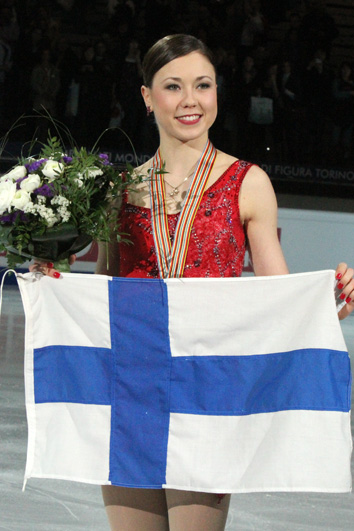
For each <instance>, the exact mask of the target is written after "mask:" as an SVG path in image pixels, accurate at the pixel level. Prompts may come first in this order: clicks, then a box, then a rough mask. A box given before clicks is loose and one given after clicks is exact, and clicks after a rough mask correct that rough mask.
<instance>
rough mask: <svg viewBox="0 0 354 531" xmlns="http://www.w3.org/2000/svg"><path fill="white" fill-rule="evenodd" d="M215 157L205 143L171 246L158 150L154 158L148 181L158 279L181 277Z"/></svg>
mask: <svg viewBox="0 0 354 531" xmlns="http://www.w3.org/2000/svg"><path fill="white" fill-rule="evenodd" d="M215 158H216V149H215V148H214V146H213V145H212V143H211V142H210V140H208V142H207V145H206V147H205V149H204V151H203V153H202V156H201V157H200V159H199V162H198V165H197V168H196V170H195V172H194V175H193V177H192V179H191V184H190V186H189V189H188V192H187V195H186V198H185V201H184V204H183V207H182V210H181V212H180V215H179V218H178V222H177V226H176V231H175V235H174V240H173V244H171V239H170V235H169V230H168V218H167V212H166V206H165V184H164V180H163V173H162V172H161V171H159V170H162V161H161V153H160V150H159V149H158V150H157V152H156V154H155V156H154V159H153V163H152V171H151V179H150V200H151V223H152V231H153V236H154V242H155V249H156V256H157V263H158V266H159V271H160V276H161V278H168V277H182V276H183V271H184V266H185V262H186V257H187V251H188V244H189V239H190V234H191V230H192V225H193V221H194V218H195V216H196V213H197V210H198V208H199V205H200V202H201V200H202V196H203V193H204V190H205V187H206V184H207V182H208V179H209V175H210V172H211V170H212V168H213V165H214V162H215Z"/></svg>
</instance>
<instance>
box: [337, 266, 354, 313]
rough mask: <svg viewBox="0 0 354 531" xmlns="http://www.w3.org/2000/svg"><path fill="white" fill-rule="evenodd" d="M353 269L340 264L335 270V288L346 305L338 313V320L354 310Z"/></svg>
mask: <svg viewBox="0 0 354 531" xmlns="http://www.w3.org/2000/svg"><path fill="white" fill-rule="evenodd" d="M353 276H354V269H353V268H351V267H348V266H347V264H345V263H343V262H342V263H340V264H339V265H338V267H337V269H336V279H337V288H338V289H339V291H340V292H341V294H340V296H339V298H340V299H341V300H342V301H345V302H346V305H345V306H344V307H343V308H342V310H341V311H340V312H339V318H340V319H344V318H345V317H347V316H348V315H349V314H350V313H351V312H352V311H353V310H354V278H353Z"/></svg>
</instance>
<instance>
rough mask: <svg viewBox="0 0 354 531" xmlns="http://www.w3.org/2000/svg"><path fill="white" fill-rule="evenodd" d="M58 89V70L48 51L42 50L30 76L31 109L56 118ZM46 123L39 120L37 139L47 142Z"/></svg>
mask: <svg viewBox="0 0 354 531" xmlns="http://www.w3.org/2000/svg"><path fill="white" fill-rule="evenodd" d="M59 87H60V76H59V70H58V69H57V67H56V66H55V65H54V63H53V62H52V59H51V52H50V50H43V52H42V56H41V61H40V63H38V64H37V65H36V66H35V67H34V69H33V71H32V74H31V88H32V93H33V108H34V109H35V110H36V111H39V112H40V113H44V114H46V113H49V114H50V115H51V116H53V117H55V116H56V98H57V94H58V90H59ZM47 129H48V121H47V120H46V119H43V120H39V125H38V139H39V140H41V141H46V140H47Z"/></svg>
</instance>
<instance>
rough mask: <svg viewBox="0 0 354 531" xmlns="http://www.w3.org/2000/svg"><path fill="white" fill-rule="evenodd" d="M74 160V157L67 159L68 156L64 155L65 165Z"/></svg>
mask: <svg viewBox="0 0 354 531" xmlns="http://www.w3.org/2000/svg"><path fill="white" fill-rule="evenodd" d="M72 160H73V158H72V157H67V156H66V155H64V157H63V162H65V164H70V162H72Z"/></svg>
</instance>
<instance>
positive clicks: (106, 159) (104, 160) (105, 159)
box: [98, 153, 109, 166]
mask: <svg viewBox="0 0 354 531" xmlns="http://www.w3.org/2000/svg"><path fill="white" fill-rule="evenodd" d="M98 157H99V158H100V159H101V162H102V164H103V165H104V166H107V165H108V164H109V157H108V155H107V153H100V154H99V155H98Z"/></svg>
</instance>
